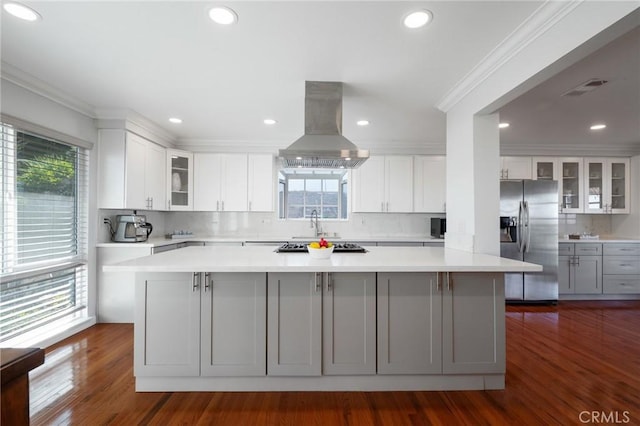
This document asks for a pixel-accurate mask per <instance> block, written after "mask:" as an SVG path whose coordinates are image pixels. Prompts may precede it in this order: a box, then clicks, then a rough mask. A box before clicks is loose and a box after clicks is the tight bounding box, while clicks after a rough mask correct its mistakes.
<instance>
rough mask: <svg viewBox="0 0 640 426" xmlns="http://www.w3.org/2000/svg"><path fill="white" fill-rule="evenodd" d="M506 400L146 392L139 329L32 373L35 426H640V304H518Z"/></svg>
mask: <svg viewBox="0 0 640 426" xmlns="http://www.w3.org/2000/svg"><path fill="white" fill-rule="evenodd" d="M506 325H507V375H506V389H505V390H503V391H465V392H324V393H322V392H268V393H253V392H239V393H225V392H202V393H178V392H176V393H172V392H167V393H136V392H134V380H133V371H132V370H133V369H132V366H133V344H132V341H133V326H132V325H130V324H99V325H96V326H94V327H92V328H91V329H89V330H86V331H84V332H82V333H80V334H78V335H76V336H73V337H71V338H69V339H67V340H65V341H64V342H61V343H59V344H57V345H55V346H53V347H51V348H48V349H47V351H46V361H45V364H44V365H43V366H41V367H39V368H37V369H36V370H34V371H32V373H31V376H30V377H31V424H32V425H136V424H141V425H147V424H149V425H234V426H237V425H272V424H277V425H309V424H314V425H340V424H345V425H346V424H348V425H385V426H386V425H430V424H433V425H574V424H575V425H581V424H604V423H609V424H615V423H617V424H629V425H638V424H640V301H620V302H561V303H559V304H558V306H508V307H507V313H506Z"/></svg>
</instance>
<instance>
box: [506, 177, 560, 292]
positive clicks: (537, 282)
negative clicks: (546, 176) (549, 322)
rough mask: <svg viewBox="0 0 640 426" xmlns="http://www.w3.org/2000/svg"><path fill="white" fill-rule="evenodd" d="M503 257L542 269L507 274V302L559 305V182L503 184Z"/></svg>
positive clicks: (521, 181) (531, 181) (540, 181)
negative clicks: (540, 270)
mask: <svg viewBox="0 0 640 426" xmlns="http://www.w3.org/2000/svg"><path fill="white" fill-rule="evenodd" d="M500 255H501V256H502V257H506V258H509V259H516V260H521V261H524V262H531V263H537V264H539V265H542V267H543V270H542V272H526V273H509V274H505V296H506V299H507V302H511V303H514V302H549V303H555V302H557V300H558V182H557V181H550V180H518V181H502V182H500Z"/></svg>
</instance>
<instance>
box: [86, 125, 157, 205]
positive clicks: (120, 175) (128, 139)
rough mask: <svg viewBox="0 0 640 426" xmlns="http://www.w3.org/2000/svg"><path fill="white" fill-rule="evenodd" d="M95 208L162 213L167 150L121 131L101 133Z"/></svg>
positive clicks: (104, 130)
mask: <svg viewBox="0 0 640 426" xmlns="http://www.w3.org/2000/svg"><path fill="white" fill-rule="evenodd" d="M99 135H100V143H99V148H98V163H99V165H98V168H99V171H98V207H99V208H104V209H139V210H165V209H166V208H167V195H166V194H167V192H166V169H165V165H166V162H165V155H166V149H165V148H164V147H162V146H160V145H157V144H154V143H153V142H151V141H148V140H147V139H144V138H142V137H140V136H138V135H136V134H134V133H131V132H129V131H126V130H123V129H101V130H100V131H99Z"/></svg>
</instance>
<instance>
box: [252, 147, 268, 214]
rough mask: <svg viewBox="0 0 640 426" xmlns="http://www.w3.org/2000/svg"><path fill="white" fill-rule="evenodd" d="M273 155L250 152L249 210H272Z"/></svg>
mask: <svg viewBox="0 0 640 426" xmlns="http://www.w3.org/2000/svg"><path fill="white" fill-rule="evenodd" d="M274 183H275V178H274V175H273V155H271V154H249V156H248V199H247V200H248V206H247V207H248V210H249V211H250V212H272V211H273V210H274V203H273V186H274Z"/></svg>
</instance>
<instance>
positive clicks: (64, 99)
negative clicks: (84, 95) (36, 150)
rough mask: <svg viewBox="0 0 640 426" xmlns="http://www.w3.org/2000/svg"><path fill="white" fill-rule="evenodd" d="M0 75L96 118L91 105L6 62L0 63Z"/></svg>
mask: <svg viewBox="0 0 640 426" xmlns="http://www.w3.org/2000/svg"><path fill="white" fill-rule="evenodd" d="M0 76H1V77H2V79H3V80H6V81H9V82H11V83H13V84H15V85H17V86H19V87H22V88H23V89H26V90H28V91H30V92H33V93H35V94H37V95H40V96H42V97H44V98H47V99H49V100H51V101H53V102H55V103H57V104H59V105H62V106H64V107H66V108H69V109H71V110H73V111H75V112H78V113H80V114H82V115H85V116H87V117H89V118H96V116H95V110H94V107H93V106H92V105H89V104H88V103H86V102H84V101H82V100H80V99H78V98H76V97H75V96H72V95H69V94H68V93H65V92H63V91H61V90H59V89H57V88H55V87H53V86H51V85H50V84H49V83H46V82H45V81H42V80H40V79H39V78H37V77H34V76H33V75H31V74H29V73H27V72H26V71H23V70H21V69H19V68H17V67H15V66H13V65H11V64H9V63H7V62H4V61H3V62H2V63H1V65H0Z"/></svg>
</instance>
